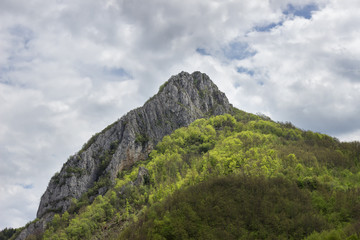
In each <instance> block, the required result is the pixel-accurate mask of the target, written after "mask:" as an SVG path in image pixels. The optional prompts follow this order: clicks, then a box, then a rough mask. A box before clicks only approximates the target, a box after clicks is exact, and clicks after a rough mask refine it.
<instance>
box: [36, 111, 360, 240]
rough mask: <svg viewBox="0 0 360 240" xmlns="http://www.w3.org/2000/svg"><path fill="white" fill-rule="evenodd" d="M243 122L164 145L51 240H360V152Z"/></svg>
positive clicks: (283, 127)
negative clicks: (359, 223) (306, 239)
mask: <svg viewBox="0 0 360 240" xmlns="http://www.w3.org/2000/svg"><path fill="white" fill-rule="evenodd" d="M233 115H234V116H231V115H221V116H215V117H210V118H208V119H199V120H196V121H195V122H193V123H192V124H190V126H189V127H186V128H180V129H178V130H175V131H174V132H173V133H172V134H171V135H170V136H166V137H164V138H163V140H162V141H161V142H159V143H158V144H157V146H156V147H155V149H154V150H153V151H152V152H151V154H150V156H149V158H148V159H147V160H146V161H142V162H138V163H137V164H136V165H135V166H134V167H133V168H132V169H129V170H127V171H122V174H120V175H119V178H118V179H117V180H116V185H115V186H114V187H113V188H112V189H110V190H109V191H108V192H107V193H106V194H104V195H103V196H98V197H97V198H96V199H95V201H93V202H92V203H91V204H89V205H86V206H83V205H82V204H81V203H80V202H77V203H76V204H75V205H74V208H73V209H72V208H70V209H69V212H65V213H64V214H63V215H55V217H54V220H53V221H52V222H51V223H50V224H49V227H48V229H47V230H46V231H45V234H44V236H43V237H44V239H62V238H63V239H224V238H226V239H304V238H309V239H347V238H348V237H349V239H358V236H359V233H360V228H359V227H358V221H359V220H360V198H359V193H360V188H359V187H360V174H359V172H360V166H359V164H358V163H359V161H360V144H359V143H357V142H354V143H340V142H339V141H338V140H336V139H334V138H331V137H329V136H327V135H324V134H319V133H313V132H311V131H302V130H299V129H296V128H294V126H292V125H291V124H289V123H285V124H283V123H275V122H272V121H270V120H264V119H262V118H261V117H258V116H255V115H251V114H246V113H244V112H241V111H236V110H234V113H233ZM139 179H141V181H139ZM76 206H80V209H78V210H74V209H76ZM328 236H329V238H327V237H328Z"/></svg>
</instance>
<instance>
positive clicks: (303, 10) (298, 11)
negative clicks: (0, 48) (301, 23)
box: [283, 3, 319, 19]
mask: <svg viewBox="0 0 360 240" xmlns="http://www.w3.org/2000/svg"><path fill="white" fill-rule="evenodd" d="M317 10H319V7H318V6H317V5H316V4H314V3H311V4H307V5H305V6H294V5H292V4H288V6H287V8H286V10H285V11H283V13H284V14H285V15H294V16H298V17H303V18H306V19H310V18H311V15H312V12H313V11H317Z"/></svg>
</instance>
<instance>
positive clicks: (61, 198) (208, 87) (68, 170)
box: [18, 72, 232, 239]
mask: <svg viewBox="0 0 360 240" xmlns="http://www.w3.org/2000/svg"><path fill="white" fill-rule="evenodd" d="M231 109H232V107H231V104H229V102H228V99H227V98H226V96H225V94H224V93H222V92H220V91H219V90H218V88H217V86H216V85H215V84H214V83H213V82H212V81H211V80H210V78H209V77H208V76H207V75H206V74H203V73H200V72H194V73H192V74H189V73H186V72H181V73H179V74H178V75H176V76H172V77H171V78H170V79H169V80H168V81H167V82H166V83H165V84H164V85H162V86H161V87H160V90H159V92H158V93H157V94H156V95H155V96H153V97H152V98H150V99H149V100H148V101H147V102H146V103H145V104H144V105H143V106H142V107H140V108H137V109H134V110H132V111H130V112H129V113H127V114H126V115H125V116H123V117H122V118H120V119H119V120H118V121H116V122H115V123H113V124H112V125H110V126H108V127H107V128H105V129H104V130H103V131H102V132H101V133H99V134H97V135H95V136H94V137H93V138H91V139H90V140H89V142H88V143H87V144H85V145H84V147H83V149H82V150H80V151H79V152H78V153H76V154H75V155H74V156H71V157H70V158H69V159H68V161H67V162H66V163H65V164H64V166H63V168H62V169H61V171H60V173H58V174H56V175H55V176H54V177H52V179H51V180H50V182H49V185H48V187H47V189H46V191H45V193H44V194H43V196H42V198H41V202H40V206H39V209H38V212H37V217H38V218H39V219H40V223H41V224H38V225H39V226H40V227H41V228H43V226H44V224H43V222H44V221H45V222H47V221H48V219H51V217H50V216H52V215H53V214H54V213H55V212H64V211H66V210H67V209H68V208H69V206H70V204H71V199H72V198H77V199H78V198H80V197H81V195H82V194H84V193H85V192H87V191H88V190H89V189H90V188H92V187H93V186H94V184H95V183H96V182H97V181H98V180H99V179H101V178H109V179H110V180H112V181H113V180H114V179H115V178H116V177H117V174H118V172H119V171H121V170H122V169H124V168H129V167H131V166H132V165H133V164H134V163H135V162H137V161H139V160H144V159H146V158H147V156H148V154H149V153H150V151H151V150H152V149H153V148H154V146H155V145H156V144H157V143H158V142H159V141H161V139H162V138H163V137H164V136H165V135H168V134H170V133H172V132H173V131H174V130H175V129H177V128H180V127H184V126H187V125H189V124H190V123H191V122H193V121H194V120H196V119H198V118H202V117H206V116H210V115H220V114H224V113H230V112H231ZM96 191H97V192H96V194H103V193H104V192H105V191H106V188H100V189H98V190H96ZM44 219H46V220H44ZM31 228H32V231H29V227H28V228H27V229H25V230H24V231H27V233H26V234H25V233H24V234H21V235H20V236H21V237H19V238H18V239H25V237H26V236H27V235H28V234H29V233H31V232H33V231H34V229H36V227H33V226H32V227H31ZM25 235H26V236H25ZM24 236H25V237H24Z"/></svg>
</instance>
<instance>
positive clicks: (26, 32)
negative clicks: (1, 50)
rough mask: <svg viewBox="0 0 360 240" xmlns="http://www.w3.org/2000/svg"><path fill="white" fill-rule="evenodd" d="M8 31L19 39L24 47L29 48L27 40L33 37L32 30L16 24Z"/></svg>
mask: <svg viewBox="0 0 360 240" xmlns="http://www.w3.org/2000/svg"><path fill="white" fill-rule="evenodd" d="M9 33H10V34H11V35H13V36H15V37H17V38H18V39H21V40H20V41H22V43H23V45H24V48H25V49H28V48H29V42H30V41H31V40H32V39H33V38H34V32H33V31H32V30H31V29H30V28H27V27H24V26H22V25H16V26H13V27H11V28H9Z"/></svg>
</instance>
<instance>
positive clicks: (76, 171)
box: [55, 166, 85, 180]
mask: <svg viewBox="0 0 360 240" xmlns="http://www.w3.org/2000/svg"><path fill="white" fill-rule="evenodd" d="M65 171H66V173H67V174H66V176H67V177H71V176H72V175H73V174H74V175H77V176H81V175H83V174H84V173H85V170H84V169H82V168H79V167H70V166H69V167H66V168H65ZM55 180H56V179H55Z"/></svg>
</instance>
